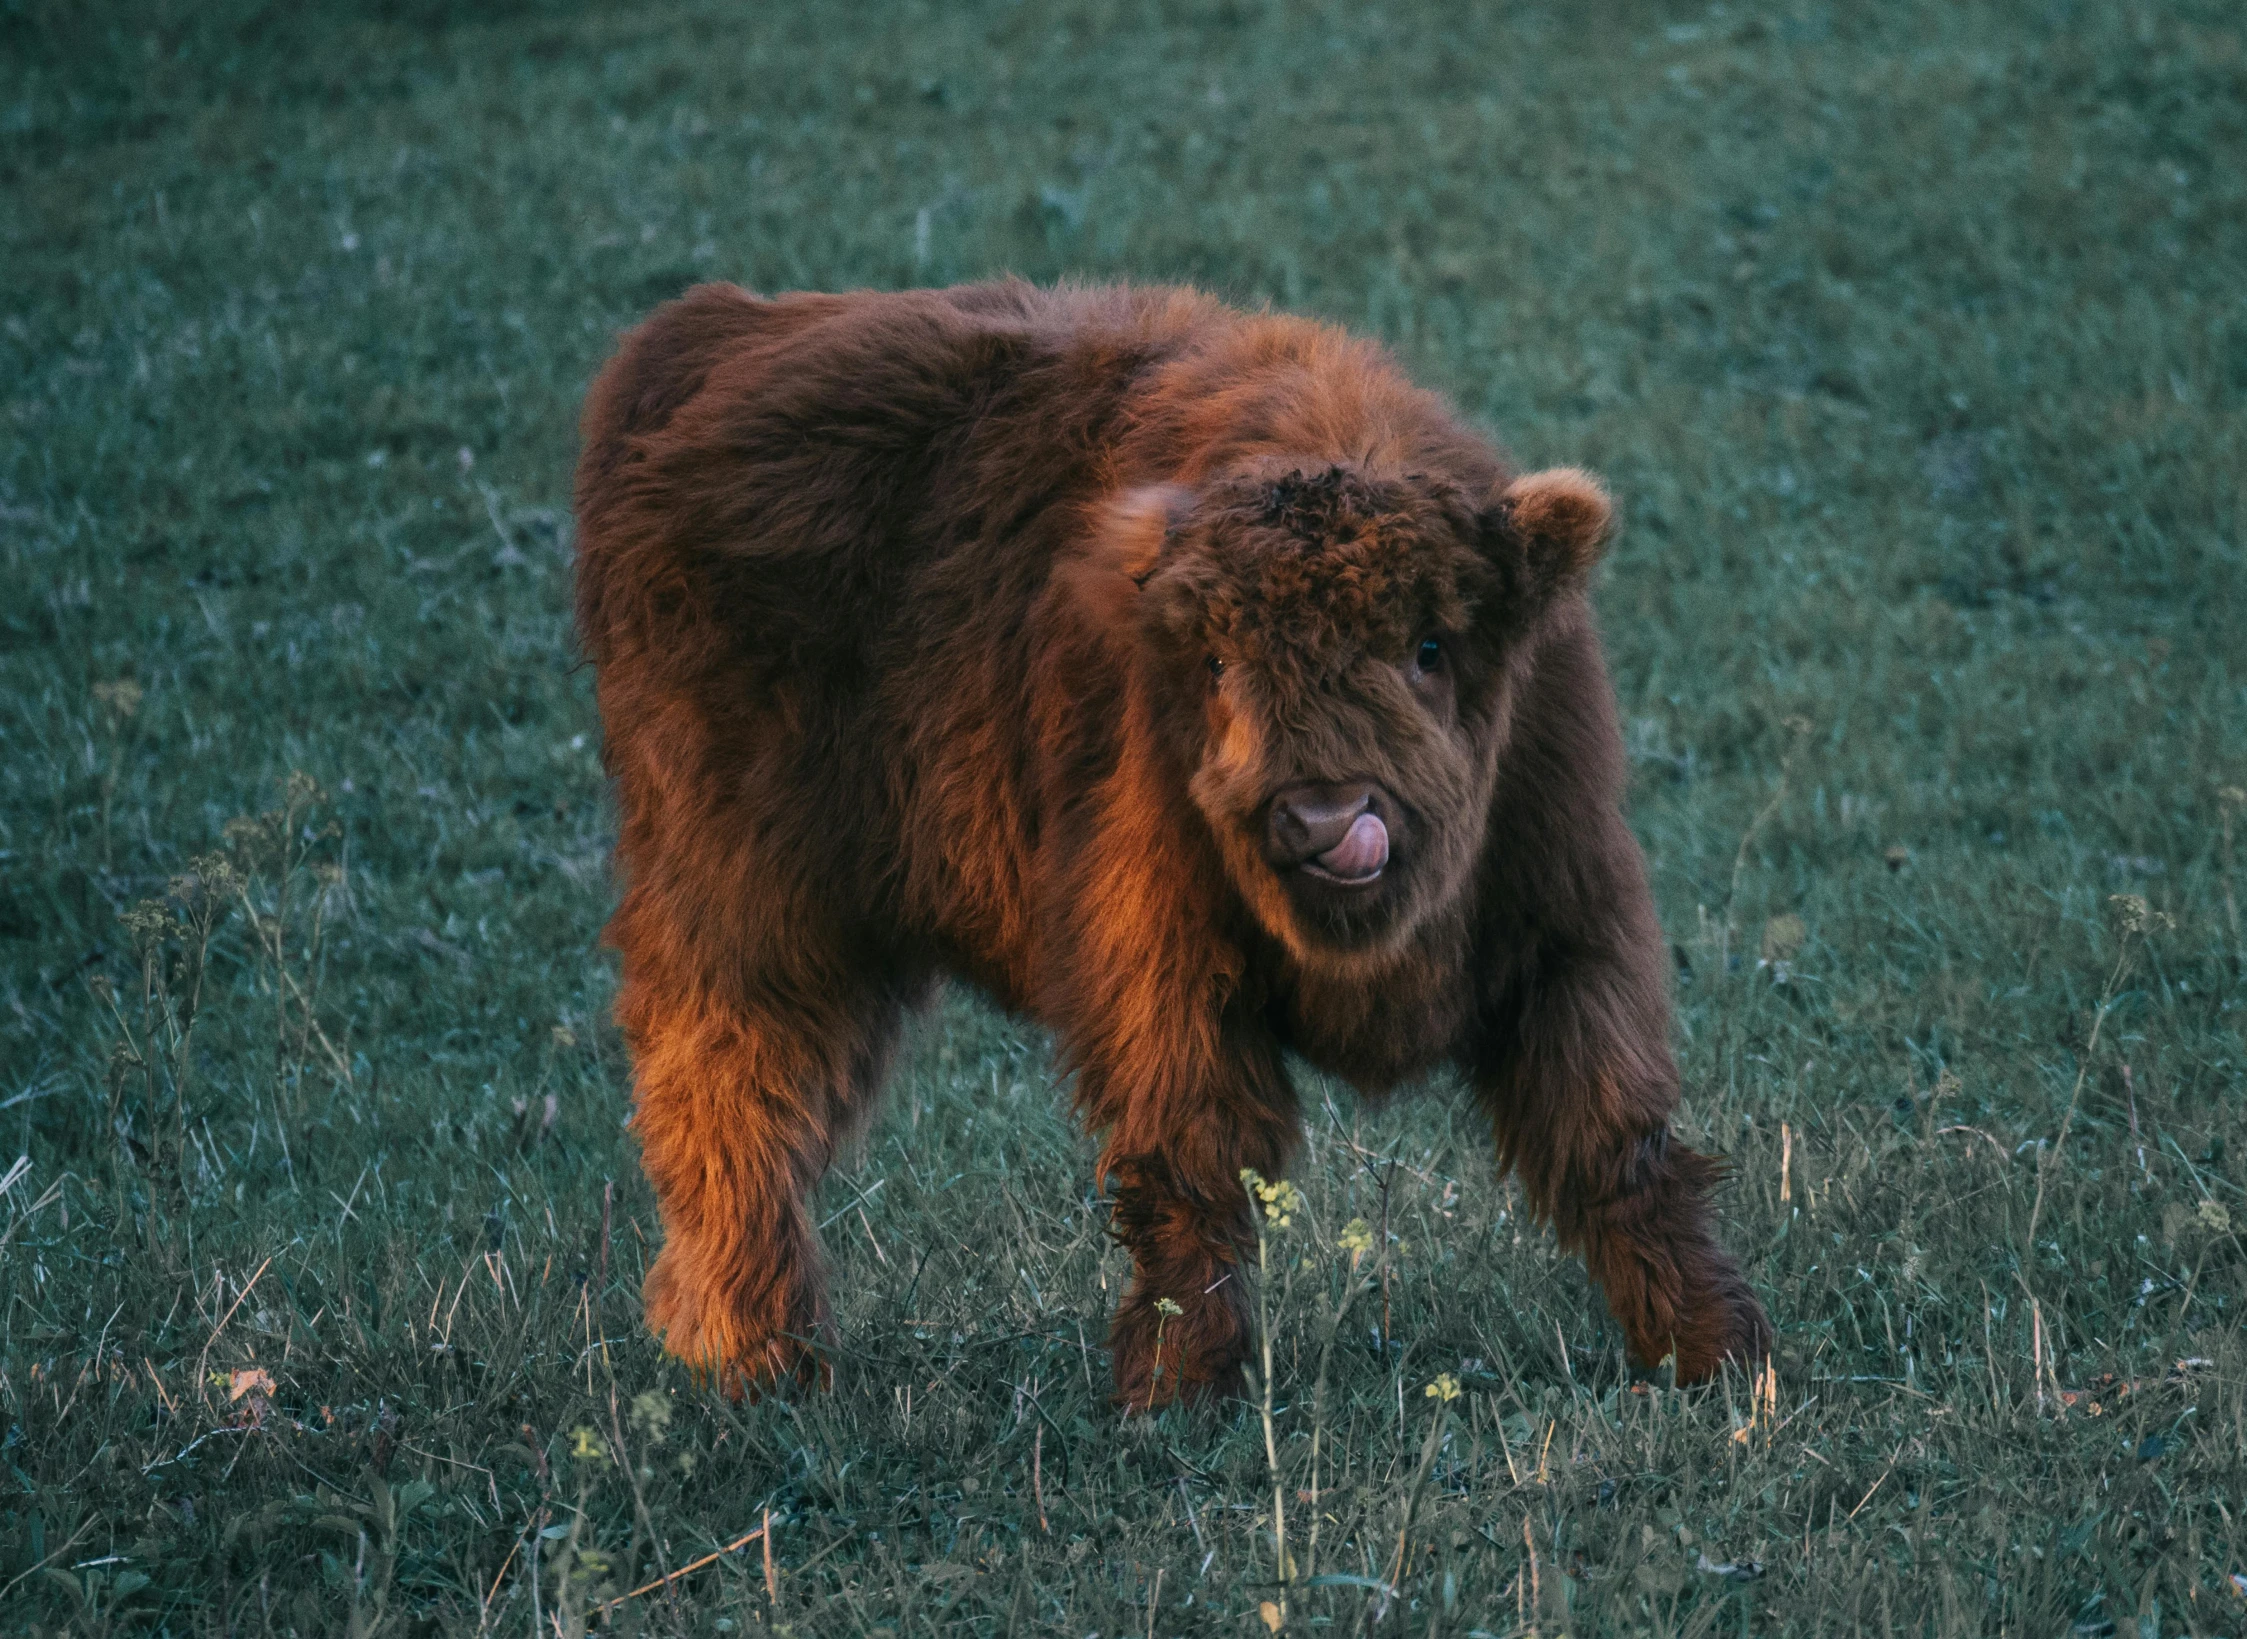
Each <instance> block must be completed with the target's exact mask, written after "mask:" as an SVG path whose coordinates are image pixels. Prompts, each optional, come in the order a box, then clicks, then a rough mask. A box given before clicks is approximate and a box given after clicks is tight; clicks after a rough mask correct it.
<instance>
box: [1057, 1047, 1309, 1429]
mask: <svg viewBox="0 0 2247 1639" xmlns="http://www.w3.org/2000/svg"><path fill="white" fill-rule="evenodd" d="M1231 1068H1232V1069H1233V1070H1234V1072H1235V1074H1236V1075H1237V1074H1238V1072H1239V1070H1240V1069H1241V1066H1237V1065H1236V1066H1233V1067H1231ZM1271 1068H1272V1070H1273V1071H1274V1078H1273V1079H1272V1080H1269V1081H1259V1080H1255V1079H1241V1080H1238V1081H1234V1082H1233V1083H1232V1085H1231V1086H1230V1088H1229V1091H1230V1092H1231V1094H1232V1096H1230V1097H1224V1096H1210V1097H1208V1098H1207V1100H1206V1102H1205V1101H1199V1100H1197V1101H1196V1103H1195V1105H1194V1106H1192V1108H1193V1109H1194V1112H1195V1113H1194V1116H1193V1118H1192V1119H1190V1120H1185V1121H1178V1122H1169V1123H1166V1122H1164V1121H1162V1120H1160V1119H1159V1118H1158V1112H1157V1111H1155V1110H1153V1109H1150V1108H1148V1107H1146V1106H1145V1105H1142V1107H1141V1108H1139V1109H1137V1110H1134V1111H1132V1112H1131V1113H1130V1114H1129V1115H1127V1117H1126V1118H1125V1119H1124V1120H1123V1121H1122V1122H1120V1123H1119V1124H1118V1125H1117V1126H1116V1128H1115V1129H1114V1130H1113V1131H1111V1133H1110V1135H1109V1141H1108V1146H1107V1150H1106V1153H1105V1156H1104V1158H1103V1160H1102V1164H1101V1170H1102V1172H1103V1174H1104V1175H1105V1177H1106V1178H1107V1179H1108V1181H1109V1183H1110V1185H1111V1187H1112V1188H1113V1190H1114V1192H1115V1210H1114V1215H1113V1217H1112V1219H1111V1223H1110V1233H1111V1234H1112V1235H1114V1237H1115V1238H1116V1240H1117V1241H1118V1242H1119V1243H1120V1244H1121V1245H1122V1246H1123V1247H1124V1248H1125V1249H1126V1250H1127V1251H1128V1252H1130V1254H1131V1262H1132V1277H1131V1285H1130V1287H1129V1288H1128V1289H1127V1290H1126V1292H1125V1293H1124V1297H1123V1301H1122V1302H1120V1303H1119V1304H1117V1306H1116V1315H1115V1320H1114V1323H1113V1324H1112V1326H1111V1327H1110V1329H1109V1337H1108V1342H1109V1349H1110V1358H1111V1364H1112V1370H1113V1373H1114V1379H1115V1400H1116V1404H1117V1405H1119V1406H1121V1407H1123V1408H1125V1409H1126V1410H1132V1411H1146V1410H1151V1409H1152V1408H1154V1407H1156V1406H1162V1405H1167V1404H1169V1403H1170V1402H1171V1401H1173V1400H1178V1399H1187V1400H1199V1399H1202V1398H1205V1397H1207V1396H1209V1395H1212V1394H1226V1393H1232V1392H1235V1391H1237V1390H1238V1389H1239V1388H1240V1386H1241V1366H1242V1364H1243V1362H1245V1361H1246V1360H1247V1358H1248V1354H1249V1348H1250V1344H1251V1341H1252V1333H1251V1328H1250V1322H1249V1310H1250V1291H1249V1284H1248V1283H1249V1281H1250V1279H1251V1278H1252V1272H1251V1270H1250V1269H1249V1267H1248V1265H1249V1263H1250V1262H1251V1261H1252V1260H1253V1258H1254V1255H1255V1246H1256V1222H1255V1218H1254V1216H1253V1215H1252V1212H1251V1208H1250V1204H1249V1199H1248V1193H1247V1187H1246V1186H1245V1185H1244V1184H1243V1183H1242V1182H1241V1176H1240V1175H1241V1169H1242V1168H1244V1167H1250V1168H1254V1169H1255V1170H1256V1171H1257V1172H1258V1173H1260V1174H1262V1175H1263V1176H1264V1177H1266V1178H1267V1179H1277V1178H1278V1177H1280V1176H1281V1174H1282V1172H1283V1170H1284V1169H1285V1167H1286V1165H1287V1161H1288V1158H1289V1155H1290V1153H1291V1152H1292V1150H1293V1147H1294V1142H1295V1137H1296V1123H1295V1102H1294V1095H1293V1092H1292V1090H1291V1089H1289V1088H1288V1087H1287V1085H1286V1083H1285V1081H1284V1079H1279V1078H1278V1077H1277V1064H1276V1055H1275V1063H1274V1064H1273V1065H1272V1067H1271Z"/></svg>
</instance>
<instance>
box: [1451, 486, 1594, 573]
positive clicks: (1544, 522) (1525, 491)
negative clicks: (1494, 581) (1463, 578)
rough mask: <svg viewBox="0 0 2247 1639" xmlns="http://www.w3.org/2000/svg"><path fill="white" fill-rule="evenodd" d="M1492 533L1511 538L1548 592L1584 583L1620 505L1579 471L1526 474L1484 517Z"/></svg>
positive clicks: (1506, 488)
mask: <svg viewBox="0 0 2247 1639" xmlns="http://www.w3.org/2000/svg"><path fill="white" fill-rule="evenodd" d="M1483 516H1484V525H1485V531H1486V533H1487V534H1489V535H1492V536H1494V537H1496V538H1497V539H1500V540H1510V541H1511V542H1512V543H1513V545H1514V547H1515V549H1516V550H1517V551H1519V552H1521V553H1522V555H1523V557H1524V558H1525V559H1526V564H1525V567H1526V568H1527V569H1528V571H1529V575H1530V579H1531V580H1532V581H1533V582H1534V583H1535V584H1537V585H1538V586H1539V587H1541V588H1543V589H1544V590H1547V591H1553V592H1557V591H1560V590H1562V589H1564V588H1566V587H1569V586H1573V585H1581V584H1582V582H1583V580H1584V578H1585V577H1586V576H1587V575H1589V574H1590V573H1591V570H1592V565H1593V564H1595V563H1597V562H1599V556H1600V553H1601V552H1602V551H1603V550H1604V549H1605V548H1606V546H1607V540H1608V537H1609V536H1610V535H1611V534H1613V533H1614V529H1615V506H1614V503H1613V502H1611V501H1609V500H1608V498H1607V491H1606V490H1605V489H1604V488H1602V487H1601V485H1600V481H1599V480H1598V479H1597V478H1594V477H1593V476H1592V475H1591V474H1590V473H1588V472H1585V471H1584V470H1583V469H1582V468H1580V467H1554V468H1552V469H1550V470H1549V471H1546V472H1530V473H1524V474H1523V475H1522V476H1521V477H1519V478H1516V479H1515V480H1514V481H1513V482H1512V483H1510V484H1508V485H1507V486H1506V487H1505V488H1504V489H1502V490H1500V491H1499V492H1498V495H1497V498H1496V499H1495V500H1494V501H1492V502H1491V504H1490V506H1489V508H1488V509H1487V510H1486V511H1485V513H1484V515H1483Z"/></svg>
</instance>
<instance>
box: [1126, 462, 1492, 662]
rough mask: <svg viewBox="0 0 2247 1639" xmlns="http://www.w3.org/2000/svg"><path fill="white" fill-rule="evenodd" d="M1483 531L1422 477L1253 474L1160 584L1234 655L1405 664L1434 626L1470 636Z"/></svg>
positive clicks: (1211, 511)
mask: <svg viewBox="0 0 2247 1639" xmlns="http://www.w3.org/2000/svg"><path fill="white" fill-rule="evenodd" d="M1474 530H1475V517H1474V513H1473V510H1472V508H1471V507H1470V506H1469V504H1468V502H1467V498H1466V496H1465V495H1464V494H1463V493H1462V492H1461V491H1460V490H1459V489H1458V487H1457V486H1456V485H1454V484H1451V483H1448V482H1445V481H1443V480H1439V479H1431V478H1428V477H1426V476H1424V475H1421V474H1417V473H1413V474H1406V475H1404V476H1401V477H1389V476H1378V475H1374V474H1369V473H1367V472H1364V471H1362V470H1360V469H1357V468H1354V467H1348V466H1343V465H1340V464H1336V465H1332V466H1329V467H1327V468H1325V469H1324V470H1322V471H1312V472H1306V471H1302V470H1300V469H1296V468H1282V469H1276V470H1260V471H1251V472H1248V473H1243V474H1239V475H1236V476H1234V477H1232V478H1229V479H1223V480H1220V481H1219V482H1218V483H1217V484H1215V485H1213V486H1212V487H1211V489H1210V490H1209V491H1208V492H1206V493H1205V495H1204V497H1203V499H1202V501H1201V503H1200V504H1199V505H1198V506H1196V507H1195V508H1194V509H1193V513H1192V516H1191V518H1190V519H1189V520H1188V521H1187V523H1186V526H1185V528H1184V529H1183V530H1182V531H1181V539H1180V540H1179V541H1178V542H1177V544H1176V546H1175V547H1174V550H1175V551H1176V553H1177V557H1176V560H1175V562H1174V563H1173V564H1172V565H1170V566H1168V569H1167V572H1165V573H1161V574H1159V575H1158V577H1157V578H1158V580H1159V581H1161V582H1167V583H1168V585H1167V586H1166V587H1165V590H1166V591H1168V592H1170V593H1171V595H1172V596H1173V597H1178V598H1182V599H1183V600H1184V601H1185V603H1186V604H1187V605H1188V608H1187V609H1184V610H1180V611H1179V613H1180V614H1183V615H1186V616H1188V618H1190V619H1192V620H1193V621H1194V623H1195V624H1197V625H1198V626H1199V627H1200V629H1201V635H1203V636H1205V637H1206V638H1207V639H1208V640H1210V641H1212V642H1214V643H1217V644H1220V645H1222V646H1224V647H1225V648H1227V649H1228V650H1230V651H1231V654H1230V656H1229V657H1228V658H1240V659H1246V660H1250V661H1254V662H1258V663H1262V664H1266V665H1275V664H1278V665H1285V666H1286V667H1287V668H1288V669H1290V670H1293V669H1298V668H1306V669H1324V668H1329V667H1332V666H1335V665H1340V664H1345V663H1347V662H1348V661H1349V660H1350V659H1351V658H1353V657H1354V656H1355V655H1357V654H1360V653H1372V654H1377V655H1380V656H1382V657H1384V658H1387V659H1398V658H1401V657H1402V656H1403V655H1404V654H1406V653H1407V652H1408V651H1409V650H1410V648H1411V647H1412V646H1413V645H1414V644H1415V643H1417V642H1418V641H1419V640H1420V638H1421V637H1423V636H1425V635H1427V634H1428V633H1429V632H1430V631H1431V630H1435V629H1440V630H1444V631H1450V632H1457V631H1462V630H1464V629H1465V628H1466V626H1467V625H1468V623H1469V621H1470V620H1471V619H1472V617H1473V614H1474V611H1475V607H1476V605H1477V604H1478V603H1479V602H1480V601H1481V600H1482V598H1483V597H1484V596H1485V595H1486V594H1487V592H1488V591H1489V588H1490V581H1491V579H1492V576H1491V573H1490V569H1489V565H1488V564H1487V562H1486V561H1485V560H1484V559H1483V558H1482V557H1481V555H1480V554H1479V553H1478V552H1476V550H1475V549H1474V547H1473V545H1472V544H1471V543H1472V541H1473V538H1474ZM1181 635H1182V636H1183V635H1186V634H1184V633H1181Z"/></svg>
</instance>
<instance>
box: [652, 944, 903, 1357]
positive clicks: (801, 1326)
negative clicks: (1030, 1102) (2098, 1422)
mask: <svg viewBox="0 0 2247 1639" xmlns="http://www.w3.org/2000/svg"><path fill="white" fill-rule="evenodd" d="M901 1013H902V1008H901V1006H900V1004H899V1003H898V1002H897V1001H896V1000H894V999H888V998H882V999H876V1000H872V1001H869V1002H868V1003H867V1004H866V1005H865V1006H863V1007H861V1008H858V1009H853V1010H843V1009H834V1010H827V1009H819V1010H807V1009H799V1008H793V1007H780V1006H772V1005H765V1006H757V1005H748V1006H740V1005H736V1006H727V1005H724V1004H722V1003H721V1002H719V1001H718V1000H717V999H715V998H714V997H712V996H710V995H709V994H707V993H706V992H705V993H702V994H686V995H673V994H665V993H661V992H659V991H658V990H657V988H656V987H655V986H653V985H649V984H633V983H629V982H628V983H627V985H626V988H625V993H624V996H623V998H622V999H621V1001H620V1003H619V1006H618V1009H617V1014H618V1018H619V1020H620V1022H622V1023H623V1025H624V1028H625V1034H626V1037H627V1039H628V1040H629V1041H630V1043H631V1046H632V1049H633V1054H634V1058H635V1071H636V1077H635V1079H636V1085H635V1089H634V1110H633V1116H632V1126H633V1129H634V1131H635V1132H636V1133H637V1134H638V1136H639V1140H640V1146H641V1162H642V1165H643V1166H644V1167H645V1169H646V1171H647V1175H648V1179H649V1181H650V1182H651V1183H652V1184H653V1185H654V1186H655V1194H656V1203H657V1206H658V1208H659V1209H660V1211H661V1213H662V1217H663V1231H664V1236H663V1249H662V1251H661V1252H660V1253H659V1254H658V1256H657V1258H656V1261H655V1265H654V1267H653V1268H651V1269H650V1270H649V1271H648V1276H647V1284H646V1287H645V1289H644V1296H645V1300H646V1304H647V1320H648V1327H649V1329H650V1330H651V1331H653V1332H655V1333H656V1334H657V1335H658V1336H660V1337H661V1338H662V1339H663V1344H664V1347H665V1348H667V1349H669V1350H670V1351H671V1353H673V1354H675V1355H677V1356H678V1357H679V1358H680V1359H682V1360H684V1361H685V1362H687V1364H688V1365H690V1366H692V1367H693V1368H694V1369H695V1370H696V1372H697V1373H699V1374H701V1375H703V1376H705V1377H708V1378H710V1379H713V1380H715V1382H716V1383H717V1384H718V1385H719V1386H720V1387H722V1388H723V1389H724V1390H725V1391H726V1392H727V1393H729V1394H733V1395H739V1394H741V1393H742V1392H743V1391H744V1390H745V1389H746V1390H754V1389H756V1388H758V1387H759V1386H761V1385H767V1384H773V1383H777V1382H779V1381H781V1380H782V1379H784V1378H787V1377H790V1376H793V1377H796V1378H798V1379H801V1380H807V1381H808V1380H812V1379H814V1378H815V1377H816V1375H817V1365H816V1359H815V1357H814V1355H813V1354H812V1353H811V1351H810V1350H809V1348H808V1347H807V1340H817V1339H822V1338H824V1337H825V1336H826V1335H828V1334H829V1333H830V1331H831V1329H832V1323H831V1320H830V1317H829V1313H828V1307H827V1292H826V1279H825V1275H824V1271H823V1269H822V1267H821V1256H820V1247H819V1236H818V1232H817V1230H816V1228H815V1227H814V1225H813V1223H812V1218H811V1192H812V1190H813V1188H814V1187H815V1186H816V1185H817V1184H818V1182H819V1180H820V1178H821V1176H822V1175H823V1174H824V1173H825V1172H826V1170H827V1166H828V1163H829V1161H830V1160H831V1159H832V1158H833V1155H834V1152H835V1148H836V1146H837V1144H838V1143H839V1142H840V1141H841V1140H842V1138H843V1137H844V1136H845V1135H846V1134H847V1133H848V1132H849V1131H850V1130H851V1129H853V1128H854V1127H856V1126H857V1125H858V1124H859V1123H860V1122H861V1121H862V1120H863V1119H864V1116H865V1114H866V1112H867V1110H868V1108H869V1107H870V1105H871V1102H872V1099H873V1096H874V1094H875V1093H876V1092H877V1091H878V1090H879V1086H880V1081H881V1076H882V1073H883V1071H884V1069H885V1068H886V1066H887V1062H888V1058H889V1052H890V1048H891V1047H892V1045H893V1044H894V1043H895V1041H896V1038H897V1031H898V1024H899V1020H900V1016H901Z"/></svg>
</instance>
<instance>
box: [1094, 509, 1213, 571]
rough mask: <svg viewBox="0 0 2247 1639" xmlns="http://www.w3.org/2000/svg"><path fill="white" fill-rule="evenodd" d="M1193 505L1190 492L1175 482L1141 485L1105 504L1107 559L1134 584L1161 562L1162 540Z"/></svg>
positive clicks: (1103, 526)
mask: <svg viewBox="0 0 2247 1639" xmlns="http://www.w3.org/2000/svg"><path fill="white" fill-rule="evenodd" d="M1193 504H1194V495H1193V491H1191V490H1189V489H1186V488H1184V487H1183V486H1181V485H1178V484H1142V485H1140V486H1138V487H1137V488H1135V489H1127V490H1125V491H1124V492H1123V493H1122V494H1121V495H1118V496H1117V497H1116V498H1115V499H1114V500H1112V501H1110V502H1109V503H1108V504H1107V508H1106V511H1105V512H1104V514H1103V515H1102V517H1101V521H1100V530H1101V533H1102V535H1103V536H1104V537H1105V539H1106V544H1107V548H1108V554H1109V562H1111V563H1113V564H1114V565H1115V566H1116V567H1117V568H1118V569H1121V570H1122V571H1123V572H1124V573H1125V574H1127V575H1129V576H1130V577H1131V579H1132V583H1133V584H1134V585H1137V586H1144V585H1146V584H1147V578H1148V577H1149V576H1150V575H1152V574H1153V573H1154V572H1155V571H1156V569H1157V568H1159V567H1160V566H1161V564H1162V555H1163V543H1164V542H1166V541H1168V540H1169V539H1170V535H1171V531H1172V530H1174V529H1176V528H1177V527H1178V525H1179V524H1180V523H1181V522H1182V521H1183V520H1184V519H1185V516H1186V514H1187V512H1188V511H1190V510H1191V509H1192V507H1193Z"/></svg>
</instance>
